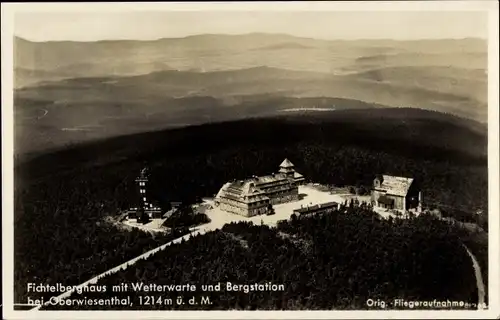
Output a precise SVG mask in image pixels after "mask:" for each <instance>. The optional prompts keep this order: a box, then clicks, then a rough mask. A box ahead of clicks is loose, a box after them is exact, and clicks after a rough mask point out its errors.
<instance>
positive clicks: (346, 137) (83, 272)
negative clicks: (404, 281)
mask: <svg viewBox="0 0 500 320" xmlns="http://www.w3.org/2000/svg"><path fill="white" fill-rule="evenodd" d="M486 145H487V143H486V135H485V133H484V130H483V129H482V128H481V127H480V126H479V127H478V124H475V123H472V122H468V121H466V120H463V119H459V118H454V117H451V116H447V115H442V114H439V113H435V112H429V111H423V110H410V109H397V110H396V109H391V110H386V109H376V110H375V111H372V110H371V111H369V112H368V111H366V112H363V110H356V111H346V112H340V111H339V112H332V113H329V114H328V115H324V116H321V117H319V116H314V115H300V116H287V117H279V118H270V119H248V120H243V121H235V122H227V123H215V124H207V125H202V126H196V127H187V128H182V129H176V130H167V131H160V132H151V133H145V134H137V135H132V136H126V137H120V138H114V139H109V140H104V141H99V142H94V143H87V144H82V145H80V146H75V147H72V148H68V149H64V150H60V151H58V152H54V153H47V154H44V155H40V156H38V157H36V158H34V159H32V160H30V161H28V162H17V163H16V168H15V231H14V235H15V239H14V243H15V283H16V287H15V300H16V301H19V302H23V301H25V299H26V292H25V291H26V288H25V287H26V283H27V282H35V283H54V282H58V281H59V282H64V283H65V284H75V283H79V282H83V281H85V280H88V279H87V278H90V277H91V275H93V274H95V273H98V272H99V270H105V269H106V268H108V267H112V266H114V265H117V264H119V263H120V262H123V261H125V260H127V259H128V258H131V257H133V256H136V255H138V254H140V253H142V252H143V251H145V250H147V249H148V248H151V247H154V246H157V245H159V244H162V243H164V242H166V241H167V240H168V239H171V237H172V236H171V235H166V236H159V235H157V236H155V237H153V236H152V235H151V234H144V233H140V232H138V231H134V232H132V233H131V232H129V231H126V230H122V229H120V227H118V226H115V225H112V224H109V222H108V220H106V217H109V216H113V215H117V214H119V213H120V210H121V209H126V208H127V207H128V206H130V205H132V204H131V203H130V199H133V198H134V195H135V190H136V189H135V186H134V183H135V182H134V179H135V177H136V175H137V174H138V172H139V170H140V169H141V168H142V167H144V166H148V167H149V168H150V173H151V178H150V190H149V194H150V195H151V197H152V198H154V199H155V200H156V201H158V202H159V203H160V205H162V206H166V204H167V203H169V201H182V202H183V203H193V202H196V201H198V200H200V198H201V197H205V196H213V195H214V194H215V193H216V192H217V191H218V190H219V188H220V187H221V186H222V184H223V183H224V182H226V181H228V180H232V179H239V178H245V177H249V176H251V175H253V174H263V173H269V172H276V170H278V165H279V163H280V162H281V161H282V160H283V158H285V157H287V158H289V159H290V160H291V161H292V162H293V163H294V164H295V165H296V168H297V171H299V172H300V173H302V174H303V175H304V176H305V177H306V178H307V179H308V180H309V181H314V182H318V183H324V184H330V185H336V186H343V185H364V186H366V187H367V188H369V187H370V185H371V181H372V178H373V176H374V175H375V174H376V173H387V174H394V175H402V176H411V177H414V178H416V179H418V180H419V181H420V183H421V185H422V189H423V197H424V204H426V205H428V206H430V207H433V206H434V207H438V206H440V205H448V206H454V207H457V208H461V209H462V210H464V211H465V212H467V213H469V214H472V212H474V210H476V209H483V211H484V212H488V211H487V197H488V192H487V188H488V181H487V177H488V171H487V157H486V153H485V150H486ZM451 214H452V213H451ZM213 237H215V235H214V236H213ZM214 241H215V240H214ZM228 241H229V240H228ZM202 259H204V260H205V258H202ZM391 259H392V258H391Z"/></svg>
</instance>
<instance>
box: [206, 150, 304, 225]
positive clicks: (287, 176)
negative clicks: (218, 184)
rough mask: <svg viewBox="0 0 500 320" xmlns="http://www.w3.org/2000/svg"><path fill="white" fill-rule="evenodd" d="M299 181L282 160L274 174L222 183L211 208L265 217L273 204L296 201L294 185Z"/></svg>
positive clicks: (288, 165)
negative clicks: (215, 207)
mask: <svg viewBox="0 0 500 320" xmlns="http://www.w3.org/2000/svg"><path fill="white" fill-rule="evenodd" d="M303 181H304V177H303V176H302V175H301V174H300V173H298V172H296V171H295V168H294V165H293V164H292V163H291V162H290V161H289V160H288V159H285V160H284V161H283V162H282V163H281V165H280V169H279V172H278V173H276V174H272V175H268V176H260V177H257V176H254V177H252V178H250V179H246V180H240V181H234V182H228V183H226V184H224V186H222V188H221V189H220V191H219V193H218V194H217V196H216V197H215V205H216V206H218V207H219V208H221V209H222V210H224V211H227V212H232V213H236V214H239V215H242V216H246V217H252V216H255V215H259V214H265V213H267V212H268V210H270V209H271V208H272V205H273V204H278V203H284V202H290V201H294V200H298V198H299V189H298V185H299V184H300V183H302V182H303Z"/></svg>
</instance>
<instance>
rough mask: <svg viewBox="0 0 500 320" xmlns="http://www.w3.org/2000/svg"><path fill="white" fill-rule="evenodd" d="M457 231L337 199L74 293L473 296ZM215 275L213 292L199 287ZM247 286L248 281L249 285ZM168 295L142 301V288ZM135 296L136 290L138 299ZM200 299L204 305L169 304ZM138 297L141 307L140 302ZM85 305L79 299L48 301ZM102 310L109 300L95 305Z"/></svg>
mask: <svg viewBox="0 0 500 320" xmlns="http://www.w3.org/2000/svg"><path fill="white" fill-rule="evenodd" d="M460 233H461V231H460V230H459V229H455V228H453V227H452V225H451V224H447V223H446V222H443V221H440V220H437V219H436V218H433V217H431V216H425V215H423V216H420V217H418V218H412V219H404V220H403V219H395V220H393V219H389V220H384V219H381V218H379V216H378V215H377V214H376V213H374V212H373V211H371V209H369V208H368V207H363V206H361V207H355V206H352V207H351V206H348V207H346V206H344V205H342V206H341V208H339V210H337V211H335V212H333V213H329V214H324V215H317V216H313V217H295V216H292V219H291V220H289V221H282V222H280V223H279V225H278V226H277V227H275V228H270V227H268V226H266V225H263V226H260V225H252V224H251V223H244V222H240V223H232V224H226V225H225V226H224V227H223V228H222V230H217V231H214V232H211V233H208V234H205V235H201V236H195V237H193V238H191V239H190V240H189V241H187V242H184V243H180V244H176V245H172V246H170V247H167V248H166V249H165V250H164V251H161V252H160V253H158V254H157V255H156V256H154V257H152V258H151V259H148V260H142V261H140V262H138V263H137V264H136V265H134V267H132V268H128V269H126V270H122V271H120V272H118V273H116V274H114V275H112V276H109V277H106V278H104V279H103V280H102V281H100V282H99V283H98V284H97V285H106V287H107V288H109V289H108V293H106V294H102V293H100V294H98V293H84V294H82V295H78V294H74V295H73V296H72V298H82V297H87V298H88V299H93V298H103V297H107V296H117V297H126V296H131V298H132V301H134V305H132V306H131V307H111V309H127V308H131V309H185V310H186V309H207V310H217V309H219V310H220V309H224V310H226V309H241V310H255V309H259V310H275V309H278V310H281V309H287V310H300V309H312V310H315V309H319V310H327V309H369V308H368V307H367V305H366V301H367V299H373V300H377V299H380V300H384V301H386V302H387V303H388V304H387V305H386V306H387V308H390V309H392V308H395V307H397V306H395V305H390V303H391V302H393V301H394V299H397V298H399V299H408V300H420V301H422V300H433V299H437V300H439V301H443V300H463V301H469V302H471V303H477V289H476V283H475V277H474V272H473V269H472V263H471V261H470V258H469V256H468V255H467V253H466V251H465V250H464V248H463V247H462V246H461V242H460V240H459V237H460ZM137 282H142V283H145V284H151V283H154V284H157V285H169V284H196V286H197V288H196V291H193V292H166V293H151V292H134V291H133V290H129V291H128V292H122V293H120V292H118V293H117V292H111V288H112V286H113V285H116V284H120V283H128V284H129V286H130V284H131V283H137ZM227 282H231V283H233V284H255V283H259V284H265V283H269V282H271V283H273V284H284V290H282V291H281V290H276V291H271V290H269V291H267V290H263V291H250V292H244V291H237V292H235V291H229V290H227V289H226V288H227V287H226V283H227ZM217 283H221V284H222V287H221V290H220V291H215V292H208V291H203V287H202V285H205V284H206V285H210V284H217ZM250 290H251V289H250ZM148 295H154V296H157V297H159V296H162V297H168V298H172V300H173V302H172V304H171V305H165V303H164V301H161V302H156V303H153V304H149V305H144V301H146V300H147V298H145V296H148ZM139 296H142V298H139ZM177 296H183V297H184V299H185V300H186V301H188V299H189V298H191V297H193V296H194V297H196V301H198V302H200V301H202V297H209V299H210V302H211V304H208V305H207V304H201V303H198V304H197V305H190V304H188V303H186V304H185V305H177V304H176V298H177ZM140 301H142V305H140V304H141V302H140ZM51 308H56V309H57V308H64V309H79V308H82V309H86V308H85V307H51ZM100 308H106V309H110V307H109V306H106V307H100Z"/></svg>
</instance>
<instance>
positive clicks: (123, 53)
mask: <svg viewBox="0 0 500 320" xmlns="http://www.w3.org/2000/svg"><path fill="white" fill-rule="evenodd" d="M262 48H265V49H266V50H270V51H277V52H276V54H266V55H263V54H261V53H260V50H259V49H262ZM14 49H15V59H14V65H15V67H16V68H23V69H33V70H44V71H57V72H61V73H64V72H65V71H66V69H68V70H70V71H72V72H74V74H75V75H76V76H97V75H99V76H101V75H107V74H108V75H109V74H113V71H114V69H116V68H118V69H119V68H123V66H124V65H125V66H126V65H129V66H131V65H135V64H144V63H163V64H167V65H169V66H170V67H171V68H172V69H176V70H188V69H193V68H200V69H205V71H214V70H221V69H242V68H249V67H255V66H258V65H268V66H273V67H277V68H285V69H297V70H309V71H321V70H332V69H339V68H342V67H346V66H348V65H351V64H353V63H355V62H356V61H357V59H359V58H362V57H369V56H376V55H382V56H384V55H389V59H391V57H390V55H394V54H405V53H406V54H407V53H412V52H414V53H419V54H421V55H424V56H425V54H438V55H448V58H450V57H449V55H450V54H452V55H457V56H463V55H467V54H470V53H474V54H486V52H487V43H486V42H485V41H483V40H481V39H462V40H453V39H447V40H416V41H395V40H317V39H309V38H301V37H295V36H290V35H283V34H262V33H253V34H246V35H195V36H189V37H184V38H172V39H169V38H164V39H158V40H104V41H96V42H76V41H50V42H31V41H28V40H26V39H22V38H15V40H14ZM304 50H306V51H307V52H306V51H304ZM284 52H286V54H285V53H284ZM424 58H425V57H424ZM444 58H445V57H443V59H444ZM410 62H411V61H410ZM440 63H441V62H440ZM443 63H445V61H443V62H442V63H441V64H443ZM460 63H461V66H462V67H469V66H470V64H475V65H477V64H479V62H474V61H469V63H464V61H460ZM78 65H81V67H80V68H78ZM72 66H73V67H72ZM89 66H90V68H89ZM92 66H95V68H93V67H92ZM483 67H484V68H485V67H486V62H485V63H484V65H483ZM71 68H73V69H71ZM75 68H76V69H77V70H74V69H75ZM93 69H96V70H99V69H100V74H98V72H97V71H96V70H93ZM152 71H153V70H148V71H147V72H152ZM141 73H144V72H141V70H138V71H137V73H136V74H141ZM114 74H115V75H121V73H120V71H119V70H118V71H115V73H114Z"/></svg>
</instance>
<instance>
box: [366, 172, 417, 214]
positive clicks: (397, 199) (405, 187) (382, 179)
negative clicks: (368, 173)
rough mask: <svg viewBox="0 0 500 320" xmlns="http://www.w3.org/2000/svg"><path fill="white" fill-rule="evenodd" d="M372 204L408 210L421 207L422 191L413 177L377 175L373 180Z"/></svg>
mask: <svg viewBox="0 0 500 320" xmlns="http://www.w3.org/2000/svg"><path fill="white" fill-rule="evenodd" d="M371 200H372V204H373V205H375V206H377V207H381V208H386V209H395V210H402V211H407V210H410V209H418V210H420V208H421V201H422V192H421V191H420V188H419V187H418V186H417V184H416V183H415V181H414V179H413V178H406V177H396V176H391V175H377V176H376V177H375V179H374V180H373V189H372V194H371Z"/></svg>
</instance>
